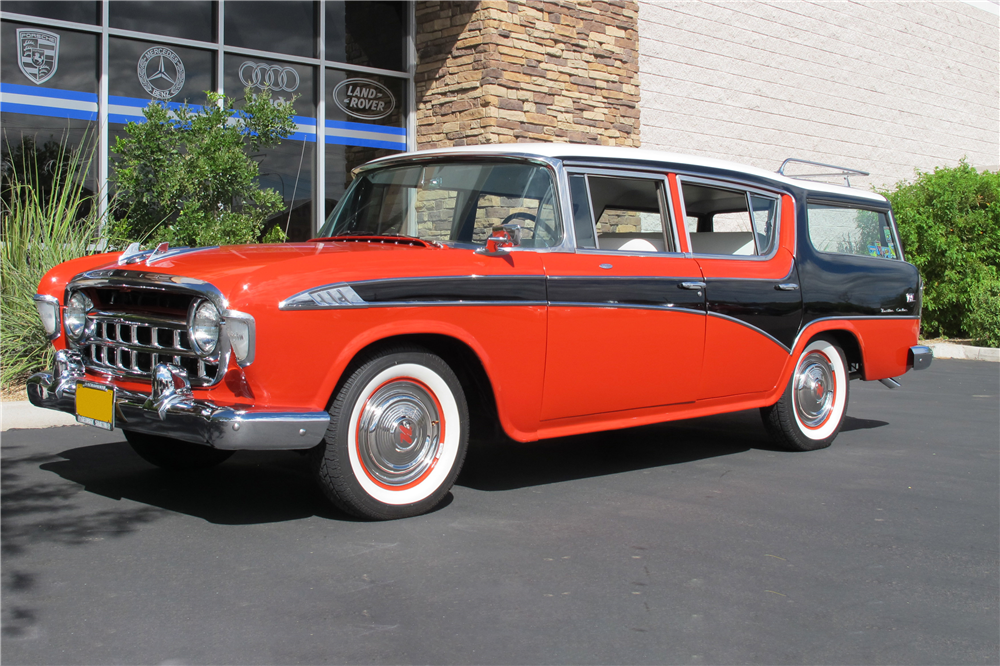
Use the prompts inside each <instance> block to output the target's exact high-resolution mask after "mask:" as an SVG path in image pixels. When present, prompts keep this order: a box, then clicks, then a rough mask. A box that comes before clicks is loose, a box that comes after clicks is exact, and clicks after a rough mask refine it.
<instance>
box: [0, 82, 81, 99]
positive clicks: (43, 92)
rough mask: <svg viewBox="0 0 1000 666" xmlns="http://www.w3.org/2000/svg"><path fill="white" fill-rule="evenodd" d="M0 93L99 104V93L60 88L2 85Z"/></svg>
mask: <svg viewBox="0 0 1000 666" xmlns="http://www.w3.org/2000/svg"><path fill="white" fill-rule="evenodd" d="M0 92H5V93H11V94H13V95H31V96H32V97H43V98H44V97H54V98H56V99H71V100H74V101H76V102H93V103H94V104H96V103H97V93H86V92H77V91H76V90H62V89H60V88H39V87H37V86H22V85H18V84H16V83H0Z"/></svg>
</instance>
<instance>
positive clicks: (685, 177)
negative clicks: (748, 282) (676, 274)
mask: <svg viewBox="0 0 1000 666" xmlns="http://www.w3.org/2000/svg"><path fill="white" fill-rule="evenodd" d="M673 173H674V174H676V175H677V197H678V200H679V201H678V203H680V206H681V210H682V211H683V212H684V217H685V222H684V225H683V228H684V233H685V234H686V235H687V242H688V243H687V244H688V247H689V248H691V250H692V251H691V252H689V253H688V254H690V255H691V256H692V257H705V258H706V259H723V260H737V261H770V260H771V259H773V258H774V257H775V256H776V255H777V254H778V248H779V247H780V246H781V214H782V206H783V205H784V201H783V195H785V194H787V192H784V191H782V190H778V189H774V190H769V189H765V188H763V187H760V186H759V185H756V184H753V185H752V184H750V183H747V182H745V181H740V180H737V179H733V180H728V179H722V178H714V177H711V176H702V175H698V174H693V173H687V172H685V173H680V172H677V171H674V172H673ZM686 182H687V183H692V184H695V185H703V186H706V187H715V188H718V189H723V190H730V191H733V190H736V191H739V192H743V194H744V196H745V197H746V201H747V209H748V211H751V214H752V211H753V207H752V206H751V204H750V198H749V194H750V193H751V192H752V193H754V194H757V195H759V196H763V197H768V198H772V199H776V200H777V205H776V206H775V209H774V240H773V241H772V242H771V248H770V250H769V251H768V253H767V254H752V255H749V254H705V253H702V252H694V251H693V250H694V247H693V246H692V245H691V233H690V232H689V231H688V228H687V223H686V219H687V206H686V205H685V203H684V183H686ZM750 231H751V234H753V235H754V248H755V249H756V247H757V239H756V234H755V233H754V230H753V224H752V220H751V227H750ZM793 254H794V251H793Z"/></svg>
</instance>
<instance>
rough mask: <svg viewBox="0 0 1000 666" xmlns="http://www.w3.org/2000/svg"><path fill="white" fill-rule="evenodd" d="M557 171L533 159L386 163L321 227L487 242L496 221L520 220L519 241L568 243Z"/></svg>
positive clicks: (337, 232)
mask: <svg viewBox="0 0 1000 666" xmlns="http://www.w3.org/2000/svg"><path fill="white" fill-rule="evenodd" d="M553 190H554V187H553V182H552V175H551V173H550V172H549V170H548V169H546V168H545V167H542V166H538V165H533V164H514V163H510V162H502V163H468V162H462V163H451V164H443V163H435V164H423V165H415V166H402V167H386V168H384V169H379V170H374V171H368V172H366V173H363V174H361V175H360V176H358V178H357V179H355V181H354V183H352V184H351V187H350V188H349V189H348V191H347V192H346V193H345V195H344V199H343V201H342V202H341V205H338V206H337V208H336V209H335V210H334V211H333V213H332V214H331V215H330V217H329V218H328V219H327V221H326V224H324V225H323V228H322V229H321V230H320V232H319V236H318V237H319V238H329V237H332V236H358V235H362V236H368V235H371V236H384V235H397V236H412V237H414V238H420V239H421V240H426V241H437V242H457V243H473V244H483V243H485V242H486V239H487V238H489V236H490V233H491V231H492V229H493V227H494V226H495V225H498V224H519V225H521V227H522V228H523V233H522V236H521V246H522V247H524V246H526V247H552V246H553V245H558V244H559V242H560V241H561V240H562V225H561V224H560V223H559V219H558V216H557V214H556V209H555V203H554V197H553Z"/></svg>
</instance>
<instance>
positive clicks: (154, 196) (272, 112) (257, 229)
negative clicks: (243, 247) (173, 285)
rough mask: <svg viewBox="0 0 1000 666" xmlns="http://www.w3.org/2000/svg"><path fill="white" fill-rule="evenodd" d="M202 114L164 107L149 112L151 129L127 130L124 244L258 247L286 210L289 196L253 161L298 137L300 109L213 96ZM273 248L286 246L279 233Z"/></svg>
mask: <svg viewBox="0 0 1000 666" xmlns="http://www.w3.org/2000/svg"><path fill="white" fill-rule="evenodd" d="M207 95H208V104H207V105H206V106H205V107H204V108H203V109H201V110H200V111H199V110H194V109H192V108H191V107H189V106H186V105H185V106H182V107H180V108H178V109H177V110H176V111H170V110H169V109H168V108H167V107H166V106H164V105H163V104H161V103H158V102H150V104H149V106H147V107H146V108H145V109H144V110H143V115H144V116H145V117H146V122H144V123H135V122H130V123H128V124H127V125H126V126H125V131H126V133H127V134H128V138H122V137H118V139H117V141H116V143H115V146H114V152H116V153H117V154H118V156H119V158H118V160H117V162H116V164H115V171H114V180H115V183H116V185H117V188H118V189H117V196H118V198H119V200H120V201H121V202H122V203H123V206H124V210H123V211H122V212H123V214H116V216H115V217H116V219H115V220H114V221H113V222H112V225H111V227H112V228H111V231H112V235H113V237H114V238H115V239H116V243H117V244H122V245H123V244H124V241H141V242H161V241H168V242H169V243H170V244H171V245H190V246H195V247H197V246H202V245H225V244H235V243H256V242H258V241H260V240H261V232H262V231H263V227H264V222H265V220H267V219H268V218H269V217H270V216H272V215H273V214H274V213H276V212H278V211H280V210H282V209H283V208H284V202H283V201H282V199H281V195H280V194H278V193H277V192H275V191H274V190H270V189H262V188H261V187H260V185H259V184H258V182H257V175H258V168H259V166H258V164H257V162H255V161H254V160H253V159H251V157H250V155H249V154H248V153H247V150H248V149H249V150H250V151H252V152H257V151H258V150H260V149H261V148H265V147H268V146H273V145H275V144H277V143H280V141H281V139H283V138H285V137H287V136H289V135H290V134H291V133H292V132H293V131H294V130H295V124H294V122H293V121H292V114H293V109H292V103H291V102H285V101H279V102H274V101H272V100H271V96H270V93H263V94H260V95H255V96H254V95H251V94H250V90H249V89H247V91H246V98H245V104H244V105H243V107H242V108H241V109H236V108H235V103H234V100H232V99H231V98H227V97H224V96H223V95H219V94H217V93H212V92H209V93H207ZM264 240H265V241H278V242H280V241H282V240H284V233H283V232H282V231H281V229H280V228H279V227H277V226H276V227H274V228H273V229H272V230H271V231H270V233H269V234H268V236H267V237H266V238H265V239H264Z"/></svg>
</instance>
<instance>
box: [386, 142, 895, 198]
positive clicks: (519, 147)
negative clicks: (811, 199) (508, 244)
mask: <svg viewBox="0 0 1000 666" xmlns="http://www.w3.org/2000/svg"><path fill="white" fill-rule="evenodd" d="M469 153H471V154H479V155H524V156H528V157H547V158H552V159H598V160H600V159H607V160H631V161H634V162H653V163H663V162H672V163H676V164H689V165H691V166H694V167H706V168H712V169H725V170H727V171H734V172H737V173H743V174H747V175H751V176H756V177H758V178H766V179H768V180H771V181H773V182H775V183H781V184H785V185H790V186H793V187H798V188H800V189H803V190H807V191H809V192H817V193H831V194H842V195H843V194H846V195H850V196H855V197H858V198H862V199H868V200H871V201H878V202H882V203H884V202H885V197H883V196H882V195H880V194H876V193H875V192H869V191H866V190H859V189H854V188H851V187H844V186H841V185H832V184H829V183H820V182H816V181H809V180H797V179H794V178H789V177H787V176H782V175H781V174H779V173H776V172H774V171H767V170H765V169H758V168H757V167H752V166H747V165H745V164H738V163H736V162H727V161H725V160H717V159H712V158H710V157H696V156H694V155H683V154H679V153H668V152H665V151H661V150H647V149H644V148H623V147H618V146H594V145H587V144H578V143H492V144H485V145H479V146H455V147H454V148H434V149H431V150H419V151H416V152H412V153H405V155H406V156H420V157H424V156H427V157H432V156H437V155H440V156H447V155H454V154H469ZM402 156H403V155H391V156H388V157H383V158H381V159H379V160H376V162H381V161H382V160H393V159H398V158H400V157H402Z"/></svg>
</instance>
